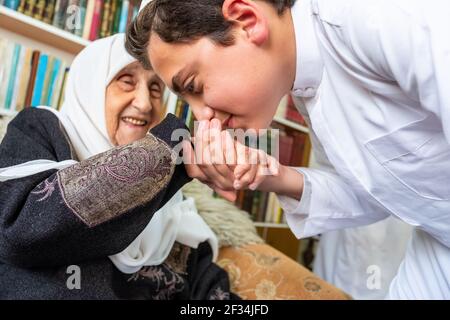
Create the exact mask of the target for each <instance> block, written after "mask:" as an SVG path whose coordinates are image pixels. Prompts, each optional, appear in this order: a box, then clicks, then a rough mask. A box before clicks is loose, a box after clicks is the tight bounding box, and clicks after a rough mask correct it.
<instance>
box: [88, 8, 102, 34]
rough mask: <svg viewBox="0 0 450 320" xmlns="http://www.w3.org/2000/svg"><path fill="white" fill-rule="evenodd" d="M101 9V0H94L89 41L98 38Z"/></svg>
mask: <svg viewBox="0 0 450 320" xmlns="http://www.w3.org/2000/svg"><path fill="white" fill-rule="evenodd" d="M102 10H103V1H102V0H95V7H94V15H93V17H92V24H91V32H90V34H89V40H91V41H94V40H96V39H97V38H98V35H99V32H100V27H101V17H102Z"/></svg>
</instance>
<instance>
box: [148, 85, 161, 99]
mask: <svg viewBox="0 0 450 320" xmlns="http://www.w3.org/2000/svg"><path fill="white" fill-rule="evenodd" d="M150 95H151V97H152V98H156V99H159V98H161V86H160V85H159V84H158V83H153V84H152V85H151V86H150Z"/></svg>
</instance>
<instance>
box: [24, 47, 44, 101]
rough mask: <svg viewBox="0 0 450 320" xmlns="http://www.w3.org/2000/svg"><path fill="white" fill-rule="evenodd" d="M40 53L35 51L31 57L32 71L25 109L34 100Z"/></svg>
mask: <svg viewBox="0 0 450 320" xmlns="http://www.w3.org/2000/svg"><path fill="white" fill-rule="evenodd" d="M40 55H41V53H40V51H38V50H34V51H33V53H32V57H31V70H30V77H29V79H28V85H27V91H26V94H25V107H29V106H31V99H32V98H33V90H34V82H35V80H36V71H37V67H38V64H39V56H40Z"/></svg>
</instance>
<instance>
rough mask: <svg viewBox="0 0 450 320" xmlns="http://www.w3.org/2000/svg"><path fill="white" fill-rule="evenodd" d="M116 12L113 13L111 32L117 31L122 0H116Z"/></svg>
mask: <svg viewBox="0 0 450 320" xmlns="http://www.w3.org/2000/svg"><path fill="white" fill-rule="evenodd" d="M116 3H117V4H116V12H115V13H114V23H113V34H114V33H117V32H119V23H120V16H121V13H122V0H116Z"/></svg>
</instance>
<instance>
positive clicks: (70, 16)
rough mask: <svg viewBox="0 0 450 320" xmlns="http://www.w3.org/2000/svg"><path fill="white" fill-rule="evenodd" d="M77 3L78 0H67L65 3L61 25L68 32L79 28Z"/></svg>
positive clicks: (73, 31)
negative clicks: (64, 12) (65, 7)
mask: <svg viewBox="0 0 450 320" xmlns="http://www.w3.org/2000/svg"><path fill="white" fill-rule="evenodd" d="M78 4H79V0H69V2H68V4H67V9H66V14H65V16H64V23H63V25H64V30H65V31H68V32H70V33H75V32H76V30H77V29H78V28H81V23H80V7H79V6H78Z"/></svg>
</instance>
